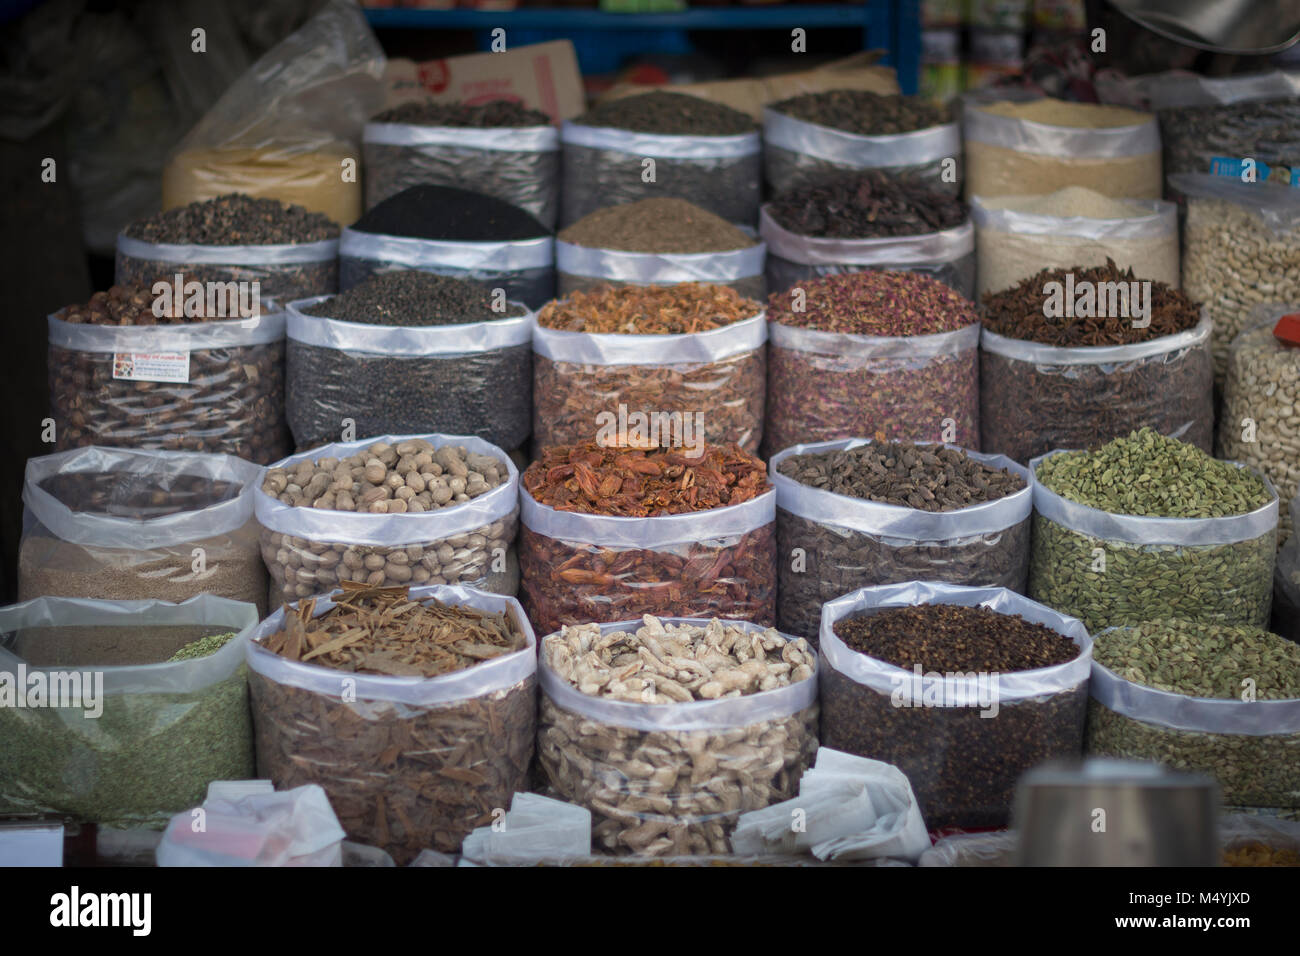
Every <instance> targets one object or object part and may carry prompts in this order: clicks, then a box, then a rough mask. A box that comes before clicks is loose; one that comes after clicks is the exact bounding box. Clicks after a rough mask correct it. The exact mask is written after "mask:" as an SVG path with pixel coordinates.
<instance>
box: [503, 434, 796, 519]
mask: <svg viewBox="0 0 1300 956" xmlns="http://www.w3.org/2000/svg"><path fill="white" fill-rule="evenodd" d="M523 485H524V489H525V490H526V491H527V492H528V494H530V495H531V496H532V497H533V498H534V499H535V500H536V501H537V502H538V503H539V504H543V505H549V506H550V507H552V508H554V509H556V510H557V511H574V512H578V513H580V514H592V515H611V516H617V517H623V518H654V517H659V516H662V515H675V514H689V513H691V512H695V511H708V510H711V509H713V508H723V507H726V506H728V505H736V504H740V503H741V502H743V501H749V500H751V499H753V498H757V497H758V496H759V495H761V494H764V493H766V492H768V491H770V490H771V488H772V486H771V484H769V483H768V481H767V469H766V468H765V467H764V465H763V462H762V461H761V460H760V459H758V458H756V457H754V456H753V455H750V454H748V453H747V452H744V451H742V450H741V449H740V448H738V447H736V446H734V445H731V446H725V447H721V448H718V447H712V446H706V448H705V449H704V453H703V454H702V455H700V456H698V457H696V456H692V455H687V454H684V453H683V452H681V451H680V450H676V449H672V448H659V449H654V450H651V451H642V450H639V449H626V448H606V447H604V446H602V445H598V444H596V443H594V442H593V443H590V444H586V445H569V446H565V445H559V446H555V447H552V448H548V449H546V450H545V452H544V453H543V455H542V457H541V458H540V459H539V460H538V461H535V462H533V463H532V464H531V465H529V466H528V469H527V470H526V471H525V472H524V476H523Z"/></svg>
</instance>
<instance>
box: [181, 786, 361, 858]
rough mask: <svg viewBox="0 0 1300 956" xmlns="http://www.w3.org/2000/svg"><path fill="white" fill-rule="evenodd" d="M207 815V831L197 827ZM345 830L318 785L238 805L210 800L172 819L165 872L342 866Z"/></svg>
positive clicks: (244, 800) (234, 801)
mask: <svg viewBox="0 0 1300 956" xmlns="http://www.w3.org/2000/svg"><path fill="white" fill-rule="evenodd" d="M199 813H202V820H203V827H202V828H201V829H199V828H197V827H196V825H195V824H196V815H197V814H199ZM343 836H344V833H343V828H342V827H341V826H339V821H338V818H337V817H336V816H335V815H334V811H333V810H332V809H331V808H330V802H329V798H328V797H326V795H325V791H324V790H322V789H321V788H320V787H318V786H315V785H308V786H304V787H297V788H295V789H293V790H282V791H280V792H278V793H277V792H275V791H272V792H271V793H256V794H248V795H245V796H243V797H240V798H238V799H229V798H222V797H215V798H213V797H210V798H208V799H207V800H205V801H204V803H203V806H202V808H201V809H195V810H188V811H186V812H184V813H178V814H177V815H176V816H174V817H172V819H171V822H170V823H168V824H167V830H166V832H165V833H164V834H163V838H162V842H161V843H160V844H158V850H157V861H158V865H159V866H342V865H343Z"/></svg>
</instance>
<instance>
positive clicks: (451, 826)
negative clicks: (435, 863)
mask: <svg viewBox="0 0 1300 956" xmlns="http://www.w3.org/2000/svg"><path fill="white" fill-rule="evenodd" d="M410 597H411V600H413V601H427V600H429V599H436V600H439V601H443V602H444V603H447V604H452V605H458V606H459V605H466V606H469V607H474V608H478V609H480V610H484V611H489V612H493V613H500V612H505V613H507V614H509V615H510V616H511V617H512V618H513V619H514V621H515V622H516V623H517V624H518V626H519V628H520V630H521V631H522V632H523V635H524V638H525V646H524V647H523V648H521V649H519V650H517V651H512V652H509V653H506V654H501V655H499V656H497V657H494V658H492V659H490V660H486V661H483V662H481V663H479V664H475V665H474V666H472V667H468V668H464V669H462V670H458V671H453V672H451V673H449V674H444V675H442V676H440V677H431V678H424V677H385V676H378V675H373V674H355V673H352V672H350V671H341V670H336V669H334V668H331V667H324V666H320V665H318V664H313V663H303V662H298V661H291V660H288V659H286V658H283V657H281V656H279V655H278V654H273V653H271V652H270V651H268V650H266V649H264V648H263V647H262V646H261V642H262V641H264V640H265V639H266V638H267V637H269V636H270V635H272V634H274V633H276V632H278V631H280V630H281V629H283V627H284V609H283V608H281V609H280V610H278V611H276V612H275V613H274V614H272V615H271V616H270V617H269V618H267V619H266V620H265V621H263V622H262V623H261V624H260V625H259V626H258V628H257V630H256V632H255V633H254V634H253V638H252V641H251V642H250V643H249V644H248V647H247V652H248V666H249V669H250V673H249V686H250V689H251V691H252V704H253V724H254V727H255V730H256V736H257V765H258V770H259V772H260V773H262V774H263V775H264V776H266V777H269V778H270V779H271V780H273V781H274V782H275V785H276V786H277V787H282V788H284V787H296V786H301V785H303V784H307V783H318V784H320V785H321V786H322V787H324V788H325V792H326V793H327V794H328V795H329V798H330V802H331V804H332V805H333V806H334V810H335V812H336V813H337V814H338V817H339V822H340V823H341V824H342V825H343V828H344V830H346V831H347V834H348V836H349V837H351V838H353V839H355V840H357V841H359V842H362V843H365V844H367V845H369V846H376V847H379V848H380V849H382V850H386V851H387V852H389V853H390V854H392V856H393V859H394V860H395V861H396V862H397V864H398V865H399V866H402V865H405V864H406V863H408V862H410V861H411V859H413V858H414V857H415V856H416V855H417V854H418V853H419V852H420V850H422V849H425V848H430V847H431V848H433V849H436V850H439V851H441V852H444V853H454V852H456V851H457V850H459V849H460V845H461V841H462V840H463V839H464V838H465V836H466V835H467V834H469V832H470V831H471V830H473V829H474V828H475V827H476V826H479V825H482V824H486V823H490V822H491V821H492V819H493V814H492V811H493V810H494V809H496V808H499V807H501V808H503V807H504V806H505V805H506V803H507V802H508V800H509V799H510V795H511V794H513V793H515V792H516V791H519V790H523V789H525V788H526V784H527V780H528V766H529V763H530V761H531V760H532V755H533V741H534V734H535V715H536V706H537V703H536V701H537V695H536V690H537V684H536V678H535V673H536V670H537V640H536V638H535V637H534V635H533V630H532V628H531V627H529V625H528V621H527V620H526V619H525V618H524V615H523V612H522V609H521V608H520V607H519V603H518V602H517V601H515V599H514V598H511V597H503V596H499V595H494V594H487V593H484V592H482V591H476V590H474V589H473V588H463V587H418V588H411V589H410ZM333 606H334V602H333V601H331V600H330V599H328V598H317V599H316V604H315V611H314V615H313V616H315V617H319V616H320V615H321V614H324V613H325V612H326V611H328V610H329V609H330V608H332V607H333Z"/></svg>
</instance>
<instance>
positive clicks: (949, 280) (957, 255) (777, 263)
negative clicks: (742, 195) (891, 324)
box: [758, 208, 975, 299]
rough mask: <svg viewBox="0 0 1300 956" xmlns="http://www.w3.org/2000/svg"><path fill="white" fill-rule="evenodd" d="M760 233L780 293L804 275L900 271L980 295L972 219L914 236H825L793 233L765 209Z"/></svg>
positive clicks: (769, 279) (769, 275)
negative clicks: (829, 237) (866, 237)
mask: <svg viewBox="0 0 1300 956" xmlns="http://www.w3.org/2000/svg"><path fill="white" fill-rule="evenodd" d="M758 234H759V235H760V236H762V238H763V241H764V242H766V243H767V287H768V288H769V289H771V290H772V291H774V292H782V291H784V290H786V289H788V288H790V287H791V286H793V285H795V284H796V283H798V281H799V280H800V279H810V278H814V277H816V276H826V275H838V274H839V273H842V272H865V271H869V270H883V269H895V270H899V271H902V272H920V273H924V274H926V275H930V276H933V277H934V278H936V279H938V280H939V281H940V282H942V283H944V284H945V285H947V286H949V287H950V288H952V289H955V290H957V291H958V292H960V293H961V294H962V295H964V296H966V298H968V299H969V298H971V297H973V296H974V295H975V227H974V225H972V223H971V222H970V221H969V220H967V221H966V222H963V223H962V224H961V225H960V226H954V227H953V228H951V229H942V230H940V231H939V232H927V233H919V234H917V235H911V236H885V237H883V238H879V239H820V238H817V237H816V236H800V235H798V234H796V233H793V232H790V231H789V230H788V229H785V228H783V227H782V226H780V225H778V224H777V222H776V220H774V219H773V218H772V217H771V216H770V215H768V212H767V209H766V208H764V209H763V210H762V212H761V214H760V216H759V225H758Z"/></svg>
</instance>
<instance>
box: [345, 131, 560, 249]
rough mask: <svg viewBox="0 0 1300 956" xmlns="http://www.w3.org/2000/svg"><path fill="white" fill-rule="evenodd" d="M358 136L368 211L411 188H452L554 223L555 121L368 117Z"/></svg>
mask: <svg viewBox="0 0 1300 956" xmlns="http://www.w3.org/2000/svg"><path fill="white" fill-rule="evenodd" d="M364 140H365V146H364V155H365V166H366V208H367V209H374V208H375V206H377V205H379V203H381V202H383V201H384V200H385V199H388V198H389V197H390V196H395V195H397V194H398V193H400V192H402V191H403V190H405V189H409V188H410V187H412V186H422V185H434V186H452V187H454V188H457V189H468V190H471V191H473V192H479V193H483V194H484V195H487V196H495V197H496V198H498V199H503V200H505V201H506V202H508V203H510V204H511V205H514V206H518V207H519V208H520V209H526V210H528V212H530V213H532V214H533V215H534V216H536V217H537V219H538V221H539V222H541V224H542V225H544V226H545V227H546V228H547V229H554V228H555V220H556V218H557V217H558V215H559V211H560V210H559V199H560V195H559V194H560V131H559V130H558V129H556V128H555V127H554V126H550V125H545V126H515V127H499V126H497V127H488V128H475V127H464V126H428V125H424V124H419V123H367V124H366V128H365V132H364Z"/></svg>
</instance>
